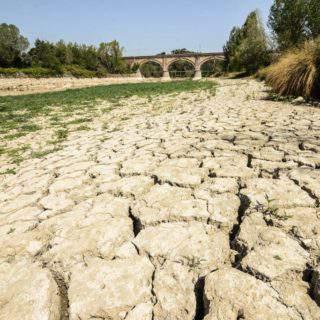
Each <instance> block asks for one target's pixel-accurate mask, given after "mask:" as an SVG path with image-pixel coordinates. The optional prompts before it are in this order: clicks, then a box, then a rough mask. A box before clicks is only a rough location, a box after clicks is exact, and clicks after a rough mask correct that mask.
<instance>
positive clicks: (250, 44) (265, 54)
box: [235, 11, 270, 74]
mask: <svg viewBox="0 0 320 320" xmlns="http://www.w3.org/2000/svg"><path fill="white" fill-rule="evenodd" d="M235 60H236V61H237V63H238V65H239V66H241V67H243V68H244V69H245V70H246V71H247V72H248V73H250V74H252V73H254V72H256V71H258V69H259V68H260V67H262V66H266V65H267V64H268V63H269V62H270V54H269V51H268V40H267V36H266V33H265V30H264V27H263V24H262V21H261V18H260V16H259V13H258V11H253V12H251V13H250V14H249V16H248V17H247V20H246V22H245V23H244V25H243V27H242V28H241V41H240V45H239V47H238V48H237V50H236V53H235Z"/></svg>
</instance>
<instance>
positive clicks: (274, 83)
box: [264, 38, 320, 98]
mask: <svg viewBox="0 0 320 320" xmlns="http://www.w3.org/2000/svg"><path fill="white" fill-rule="evenodd" d="M264 75H265V79H266V83H267V84H268V85H270V86H271V87H272V88H273V90H274V91H275V92H276V93H279V94H281V95H287V96H288V95H290V96H303V97H313V98H320V38H318V39H316V40H310V41H307V42H306V43H305V44H304V45H303V46H301V47H300V48H296V49H292V50H291V51H289V52H287V53H285V54H284V55H283V56H282V57H280V58H279V60H278V61H277V62H275V63H274V64H272V65H271V66H269V67H268V68H266V69H265V71H264Z"/></svg>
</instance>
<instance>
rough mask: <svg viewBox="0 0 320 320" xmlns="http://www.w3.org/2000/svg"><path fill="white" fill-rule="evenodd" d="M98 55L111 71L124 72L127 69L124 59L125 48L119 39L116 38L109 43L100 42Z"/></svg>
mask: <svg viewBox="0 0 320 320" xmlns="http://www.w3.org/2000/svg"><path fill="white" fill-rule="evenodd" d="M98 55H99V59H100V62H101V64H102V65H103V66H104V67H105V68H106V69H107V70H108V72H110V73H122V72H123V71H124V70H125V69H126V65H125V62H124V61H123V59H122V56H123V48H122V47H120V44H119V42H118V41H116V40H114V41H111V42H108V43H105V42H102V43H100V46H99V49H98Z"/></svg>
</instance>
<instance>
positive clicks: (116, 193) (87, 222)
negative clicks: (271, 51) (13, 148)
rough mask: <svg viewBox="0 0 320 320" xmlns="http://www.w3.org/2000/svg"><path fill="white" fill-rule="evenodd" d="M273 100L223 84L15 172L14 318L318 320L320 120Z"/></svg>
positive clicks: (2, 302) (2, 197)
mask: <svg viewBox="0 0 320 320" xmlns="http://www.w3.org/2000/svg"><path fill="white" fill-rule="evenodd" d="M189 95H191V96H192V95H194V96H197V95H201V92H200V93H199V92H198V93H194V94H190V93H189ZM266 95H267V94H266V92H265V87H264V86H263V84H261V83H257V82H255V81H251V80H250V81H247V80H246V81H244V80H219V87H218V89H217V94H216V96H215V97H210V98H208V97H207V98H206V99H205V100H199V101H197V100H196V99H194V100H193V103H191V102H190V100H183V99H182V100H180V102H179V103H176V105H175V108H174V109H170V110H169V111H168V110H167V111H166V112H162V113H156V114H152V113H150V114H146V112H145V110H144V109H143V110H141V111H140V112H139V110H135V113H134V114H131V118H130V119H129V120H128V121H126V122H125V124H122V125H121V130H118V131H112V130H109V131H108V130H102V129H97V130H95V131H86V132H77V133H75V134H74V135H72V136H70V137H69V139H68V140H67V141H66V142H64V144H63V148H62V150H60V151H57V152H56V153H52V154H49V155H48V156H46V157H45V158H44V159H30V160H27V161H24V162H23V163H22V164H21V167H20V169H19V170H18V171H17V174H16V175H14V176H11V175H4V176H1V177H0V235H1V238H0V248H1V249H0V319H13V320H14V319H32V320H45V319H48V320H56V319H57V320H58V319H72V320H76V319H77V320H78V319H81V320H85V319H108V320H193V319H195V320H202V319H205V320H237V319H246V320H260V319H261V320H274V319H281V320H285V319H288V320H289V319H292V320H314V319H320V277H319V273H320V272H319V270H320V269H319V268H320V267H319V256H320V208H319V201H320V110H319V109H316V108H311V107H306V106H293V105H290V104H286V103H283V102H272V101H267V100H266V99H265V98H266ZM249 96H250V97H249ZM248 97H249V98H248ZM177 99H178V97H177ZM123 112H124V113H125V112H126V110H123ZM128 112H129V111H128ZM113 121H115V122H116V120H115V118H114V119H113ZM114 125H115V126H116V125H117V123H114Z"/></svg>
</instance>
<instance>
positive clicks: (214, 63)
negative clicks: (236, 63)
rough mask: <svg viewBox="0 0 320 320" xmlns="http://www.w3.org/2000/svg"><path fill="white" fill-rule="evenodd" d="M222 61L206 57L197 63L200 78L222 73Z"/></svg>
mask: <svg viewBox="0 0 320 320" xmlns="http://www.w3.org/2000/svg"><path fill="white" fill-rule="evenodd" d="M222 62H223V60H221V59H217V58H216V57H208V58H206V59H203V60H202V61H200V63H199V69H200V72H201V77H210V76H213V75H214V74H217V73H219V72H221V71H222Z"/></svg>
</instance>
